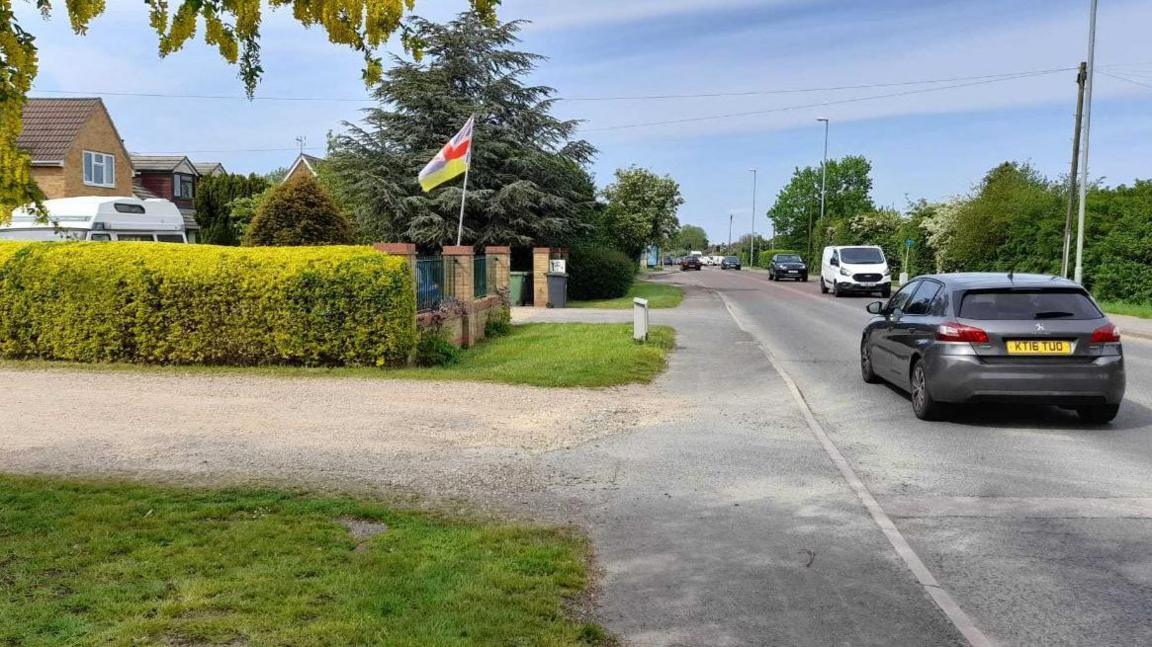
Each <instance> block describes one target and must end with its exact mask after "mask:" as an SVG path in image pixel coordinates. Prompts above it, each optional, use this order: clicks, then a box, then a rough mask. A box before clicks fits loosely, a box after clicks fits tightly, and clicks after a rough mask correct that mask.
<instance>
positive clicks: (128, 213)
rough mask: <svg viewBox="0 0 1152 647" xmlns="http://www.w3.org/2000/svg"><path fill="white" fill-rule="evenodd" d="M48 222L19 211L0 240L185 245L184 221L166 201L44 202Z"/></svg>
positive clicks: (91, 199) (1, 228) (2, 230)
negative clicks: (147, 242)
mask: <svg viewBox="0 0 1152 647" xmlns="http://www.w3.org/2000/svg"><path fill="white" fill-rule="evenodd" d="M44 207H45V209H47V210H48V221H47V222H39V221H37V219H36V215H35V214H33V213H32V212H30V211H29V210H28V209H27V208H24V207H21V208H19V209H16V210H15V211H13V212H12V222H10V223H9V224H7V225H0V240H97V241H111V240H131V241H153V242H161V243H186V242H188V238H187V236H186V235H185V232H184V217H183V216H182V215H180V210H179V209H178V208H177V207H176V205H175V204H173V203H172V202H170V201H168V200H160V199H154V200H141V199H140V198H114V197H113V198H105V197H97V196H92V197H81V198H57V199H55V200H45V201H44Z"/></svg>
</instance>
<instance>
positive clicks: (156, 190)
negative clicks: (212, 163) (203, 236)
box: [132, 155, 200, 242]
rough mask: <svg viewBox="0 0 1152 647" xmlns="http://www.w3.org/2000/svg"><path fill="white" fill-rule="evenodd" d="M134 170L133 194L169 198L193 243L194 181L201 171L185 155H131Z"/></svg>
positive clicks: (195, 230)
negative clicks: (178, 211)
mask: <svg viewBox="0 0 1152 647" xmlns="http://www.w3.org/2000/svg"><path fill="white" fill-rule="evenodd" d="M132 166H133V167H134V168H135V169H136V178H135V182H134V183H135V190H134V194H135V195H136V197H138V198H141V199H147V198H164V199H165V200H171V201H172V202H174V203H175V204H176V207H177V208H178V209H180V213H181V214H182V215H183V216H184V227H185V230H186V231H187V234H188V241H189V242H195V241H196V237H197V234H198V233H199V231H200V225H199V224H197V223H196V207H195V204H194V201H195V199H196V183H197V182H199V180H200V172H199V171H198V170H196V165H195V164H193V163H192V160H190V159H188V158H187V157H185V156H184V155H133V156H132Z"/></svg>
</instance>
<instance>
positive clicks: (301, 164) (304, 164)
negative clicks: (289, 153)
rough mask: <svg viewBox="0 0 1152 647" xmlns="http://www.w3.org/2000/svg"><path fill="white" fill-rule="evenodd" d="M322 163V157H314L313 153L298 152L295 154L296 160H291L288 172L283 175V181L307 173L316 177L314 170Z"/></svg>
mask: <svg viewBox="0 0 1152 647" xmlns="http://www.w3.org/2000/svg"><path fill="white" fill-rule="evenodd" d="M323 163H324V158H323V157H316V156H315V155H308V154H307V153H300V154H299V155H297V156H296V161H295V162H292V166H290V167H288V173H287V174H286V175H285V176H284V180H283V181H284V182H287V181H288V180H291V179H293V178H296V177H299V176H301V175H308V176H310V177H316V171H317V170H318V169H319V168H320V165H321V164H323Z"/></svg>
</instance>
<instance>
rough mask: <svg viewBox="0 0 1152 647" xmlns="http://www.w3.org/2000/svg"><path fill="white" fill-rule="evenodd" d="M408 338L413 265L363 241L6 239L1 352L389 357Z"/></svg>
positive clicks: (403, 348) (352, 360)
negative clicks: (264, 243)
mask: <svg viewBox="0 0 1152 647" xmlns="http://www.w3.org/2000/svg"><path fill="white" fill-rule="evenodd" d="M416 337H417V335H416V299H415V291H414V290H413V287H412V280H411V274H410V273H409V272H408V270H407V266H406V265H405V263H404V261H403V260H402V259H400V258H396V257H390V256H386V255H384V254H380V253H378V252H375V251H373V250H371V249H369V248H366V247H350V246H341V247H298V248H287V247H283V248H278V247H269V248H254V249H237V248H230V247H217V246H210V245H171V244H161V243H82V242H81V243H58V242H52V243H0V357H6V358H42V359H53V360H67V361H77V362H139V363H154V364H216V365H241V366H247V365H261V364H296V365H307V366H336V365H375V366H383V365H391V364H402V363H405V362H407V361H408V358H409V357H410V356H411V354H412V351H413V349H414V348H415V345H416Z"/></svg>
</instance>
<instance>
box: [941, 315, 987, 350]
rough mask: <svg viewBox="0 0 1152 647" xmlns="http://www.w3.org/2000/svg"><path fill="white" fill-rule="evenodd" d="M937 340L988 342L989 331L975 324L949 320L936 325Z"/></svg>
mask: <svg viewBox="0 0 1152 647" xmlns="http://www.w3.org/2000/svg"><path fill="white" fill-rule="evenodd" d="M936 341H966V342H971V343H973V344H985V343H987V342H988V333H986V332H984V331H983V330H981V329H980V328H976V327H975V326H965V325H964V324H961V323H956V322H954V321H949V322H948V323H942V324H940V325H939V326H937V327H936Z"/></svg>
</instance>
